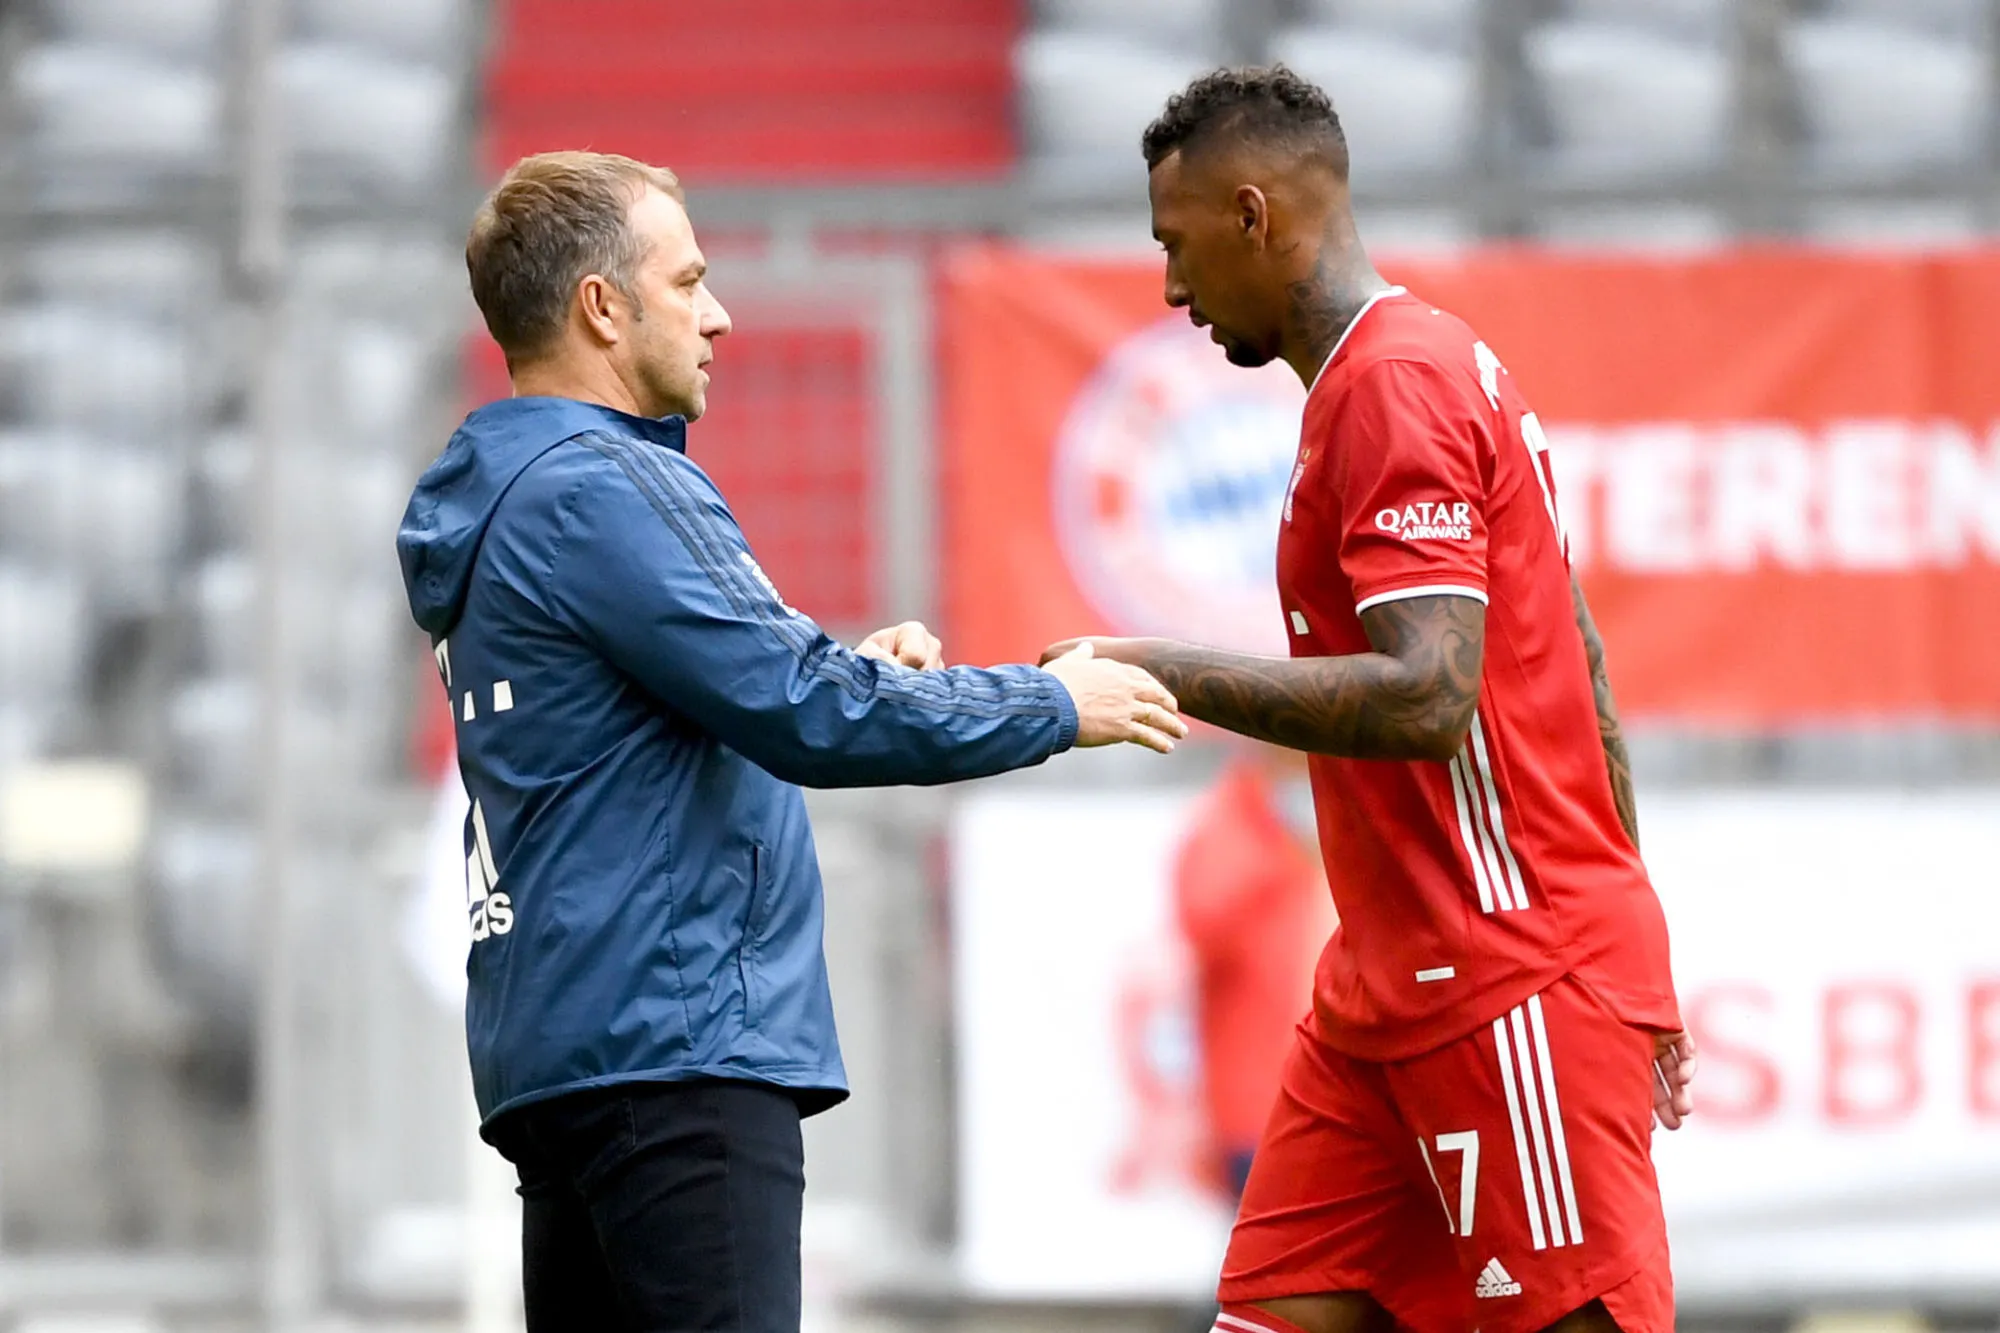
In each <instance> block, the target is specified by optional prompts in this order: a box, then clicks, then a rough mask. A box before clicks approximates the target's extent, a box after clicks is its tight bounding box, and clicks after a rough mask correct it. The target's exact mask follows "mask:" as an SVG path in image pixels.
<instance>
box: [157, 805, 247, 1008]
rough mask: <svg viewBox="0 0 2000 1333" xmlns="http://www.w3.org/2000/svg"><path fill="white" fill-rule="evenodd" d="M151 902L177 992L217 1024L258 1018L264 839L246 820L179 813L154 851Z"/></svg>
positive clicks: (164, 823)
mask: <svg viewBox="0 0 2000 1333" xmlns="http://www.w3.org/2000/svg"><path fill="white" fill-rule="evenodd" d="M150 859H151V863H152V867H151V868H152V876H151V878H152V881H153V884H152V887H153V893H152V895H151V906H152V908H153V911H154V924H155V928H156V929H157V931H158V937H159V943H160V944H161V945H162V946H163V950H164V957H163V958H162V960H161V961H162V962H164V963H165V964H166V965H167V968H168V971H169V975H170V976H171V978H172V980H173V983H174V986H175V990H176V993H177V994H178V995H179V996H180V997H181V998H182V999H184V1000H187V1001H191V1002H193V1003H195V1004H197V1005H199V1006H200V1008H201V1011H202V1013H203V1014H204V1015H205V1017H206V1018H207V1020H208V1021H209V1022H211V1023H224V1024H231V1025H235V1024H242V1025H246V1026H247V1025H248V1024H249V1023H250V1022H251V1008H252V1005H253V1003H254V1000H253V998H252V997H253V996H254V994H255V991H254V987H255V983H256V978H257V974H258V968H257V941H258V938H259V936H258V932H257V927H258V920H259V918H258V914H257V839H256V835H255V833H254V831H253V830H252V829H251V828H250V827H249V826H248V825H247V824H236V823H229V822H225V821H222V820H217V819H198V818H193V817H189V816H185V815H178V814H177V815H173V816H169V817H167V818H165V819H162V820H161V822H160V828H159V832H158V834H157V836H156V837H155V838H154V840H153V844H152V849H151V857H150Z"/></svg>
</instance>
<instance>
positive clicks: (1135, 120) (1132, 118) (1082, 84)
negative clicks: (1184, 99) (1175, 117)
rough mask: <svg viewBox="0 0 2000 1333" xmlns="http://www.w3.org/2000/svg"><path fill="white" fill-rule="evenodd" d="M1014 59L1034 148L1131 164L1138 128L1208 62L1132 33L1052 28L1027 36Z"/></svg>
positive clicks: (1135, 156)
mask: <svg viewBox="0 0 2000 1333" xmlns="http://www.w3.org/2000/svg"><path fill="white" fill-rule="evenodd" d="M1014 59H1015V68H1016V69H1017V71H1018V72H1019V76H1020V81H1021V103H1022V106H1021V111H1022V121H1023V127H1024V129H1025V131H1026V138H1027V143H1028V146H1029V148H1030V150H1031V151H1033V152H1035V153H1038V154H1042V155H1046V156H1055V157H1070V158H1074V157H1077V156H1091V157H1114V158H1119V159H1123V160H1125V161H1128V162H1130V163H1134V164H1136V163H1137V162H1138V161H1139V156H1138V154H1139V136H1140V133H1141V132H1142V131H1143V130H1144V129H1145V127H1146V125H1147V124H1148V123H1149V122H1150V121H1151V120H1152V119H1153V118H1154V117H1155V116H1157V115H1159V114H1160V110H1161V108H1162V107H1164V106H1165V105H1166V101H1167V98H1168V97H1169V96H1171V95H1172V94H1174V93H1176V92H1178V91H1180V90H1181V88H1183V87H1185V86H1186V84H1187V82H1188V80H1190V79H1192V78H1193V77H1195V76H1196V75H1197V74H1200V73H1201V72H1202V70H1203V69H1205V68H1206V63H1205V62H1204V61H1202V60H1200V59H1198V58H1195V57H1193V56H1190V55H1187V54H1185V53H1180V52H1175V51H1170V50H1166V49H1163V48H1161V47H1157V46H1150V45H1146V44H1144V43H1141V42H1137V41H1133V40H1130V39H1127V38H1123V37H1117V36H1112V35H1108V34H1102V33H1088V32H1068V31H1059V30H1051V29H1042V30H1039V31H1036V32H1032V33H1029V34H1028V35H1027V36H1026V37H1024V38H1022V40H1021V44H1020V46H1019V47H1017V48H1016V50H1015V57H1014ZM1135 169H1136V168H1135Z"/></svg>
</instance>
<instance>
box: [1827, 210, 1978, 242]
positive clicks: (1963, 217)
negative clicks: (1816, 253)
mask: <svg viewBox="0 0 2000 1333" xmlns="http://www.w3.org/2000/svg"><path fill="white" fill-rule="evenodd" d="M1805 230H1806V234H1807V235H1808V236H1810V237H1812V238H1813V239H1814V240H1816V241H1819V242H1821V243H1822V244H1826V245H1832V246H1855V247H1859V248H1863V249H1868V250H1877V251H1882V250H1926V249H1931V248H1934V247H1938V246H1958V245H1969V244H1972V243H1974V242H1975V241H1977V240H1978V239H1979V234H1980V226H1979V218H1978V216H1977V214H1976V213H1975V211H1974V210H1973V209H1972V207H1971V206H1970V205H1968V204H1966V203H1963V202H1958V201H1953V202H1924V201H1919V200H1891V201H1880V200H1877V201H1868V202H1859V203H1855V202H1820V203H1816V204H1813V205H1811V206H1810V207H1809V208H1808V209H1807V210H1806V218H1805Z"/></svg>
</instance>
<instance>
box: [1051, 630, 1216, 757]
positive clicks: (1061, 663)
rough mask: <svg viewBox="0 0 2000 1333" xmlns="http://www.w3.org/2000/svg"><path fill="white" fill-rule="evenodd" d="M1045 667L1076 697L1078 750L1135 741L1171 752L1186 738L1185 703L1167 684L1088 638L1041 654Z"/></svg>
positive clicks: (1162, 751)
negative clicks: (1058, 651)
mask: <svg viewBox="0 0 2000 1333" xmlns="http://www.w3.org/2000/svg"><path fill="white" fill-rule="evenodd" d="M1042 668H1043V669H1044V670H1046V671H1047V672H1048V673H1049V674H1050V675H1051V676H1054V677H1055V678H1056V679H1057V680H1059V681H1061V682H1062V686H1063V688H1064V689H1066V690H1068V691H1069V697H1070V698H1071V699H1073V700H1075V701H1076V712H1077V718H1078V720H1079V726H1078V728H1077V733H1076V743H1077V745H1078V747H1079V748H1084V747H1089V746H1094V745H1116V744H1117V743H1118V742H1120V741H1131V742H1132V743H1133V744H1135V745H1143V746H1145V747H1146V748H1147V749H1149V750H1158V751H1159V752H1160V753H1161V754H1172V753H1173V752H1174V746H1175V744H1176V743H1178V742H1180V741H1183V740H1185V739H1187V734H1188V727H1187V723H1185V722H1183V721H1182V720H1181V716H1180V704H1179V703H1178V702H1176V701H1175V699H1174V696H1173V695H1172V694H1170V693H1168V691H1167V687H1166V686H1164V685H1162V684H1160V682H1159V681H1157V680H1154V679H1153V677H1152V676H1150V675H1148V674H1147V673H1146V672H1144V671H1141V670H1140V669H1139V668H1138V667H1135V666H1127V665H1125V664H1124V663H1123V662H1114V661H1112V660H1111V659H1110V658H1107V657H1099V656H1098V655H1097V653H1096V650H1095V648H1094V646H1093V645H1092V644H1091V643H1089V642H1087V641H1086V642H1083V643H1079V644H1077V645H1075V646H1074V647H1072V648H1071V649H1070V650H1069V651H1068V652H1066V653H1063V654H1061V655H1060V656H1056V657H1051V656H1050V654H1048V653H1044V654H1042Z"/></svg>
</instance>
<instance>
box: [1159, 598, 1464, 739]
mask: <svg viewBox="0 0 2000 1333" xmlns="http://www.w3.org/2000/svg"><path fill="white" fill-rule="evenodd" d="M1362 627H1363V628H1364V629H1365V630H1366V631H1367V633H1368V639H1369V642H1370V643H1371V644H1373V645H1374V647H1375V651H1374V652H1372V653H1357V654H1354V655H1352V656H1348V657H1293V658H1286V657H1257V656H1253V655H1250V654H1245V653H1226V652H1221V651H1218V650H1215V649H1210V648H1200V647H1196V646H1195V645H1193V644H1185V643H1174V642H1169V641H1167V640H1158V639H1155V640H1143V641H1141V642H1143V643H1144V644H1145V650H1144V653H1143V660H1141V661H1139V662H1138V665H1140V666H1143V667H1145V668H1146V669H1147V670H1149V671H1151V672H1152V673H1153V674H1154V675H1155V676H1157V677H1159V679H1160V682H1161V683H1162V684H1163V685H1165V686H1166V687H1167V688H1168V689H1169V690H1171V691H1173V693H1174V696H1175V697H1176V698H1177V699H1179V700H1180V705H1181V711H1182V712H1184V713H1186V714H1187V715H1188V716H1190V717H1194V718H1199V719H1201V720H1202V721H1203V722H1208V723H1211V724H1213V725H1215V726H1218V727H1223V728H1225V729H1227V730H1229V731H1234V732H1238V733H1240V734H1242V735H1245V736H1251V737H1254V738H1256V739H1257V740H1261V741H1268V742H1270V743H1271V744H1273V745H1282V746H1285V747H1286V748H1288V749H1293V750H1308V751H1312V752H1314V753H1317V754H1338V755H1346V756H1349V757H1351V758H1356V759H1448V758H1450V757H1451V755H1452V754H1453V753H1455V752H1456V751H1457V749H1458V747H1459V745H1460V744H1461V743H1462V742H1463V740H1464V736H1465V732H1466V729H1467V728H1468V727H1470V726H1471V725H1472V714H1473V710H1474V709H1475V708H1477V707H1478V704H1479V676H1480V668H1481V663H1482V661H1483V659H1484V654H1485V646H1486V608H1485V607H1484V606H1482V605H1481V604H1480V603H1479V602H1477V601H1474V600H1473V599H1472V598H1470V597H1412V598H1408V599H1406V600H1404V601H1397V602H1386V603H1383V604H1382V605H1381V606H1377V607H1372V608H1370V609H1369V611H1368V612H1367V613H1366V614H1365V615H1364V616H1363V617H1362Z"/></svg>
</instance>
